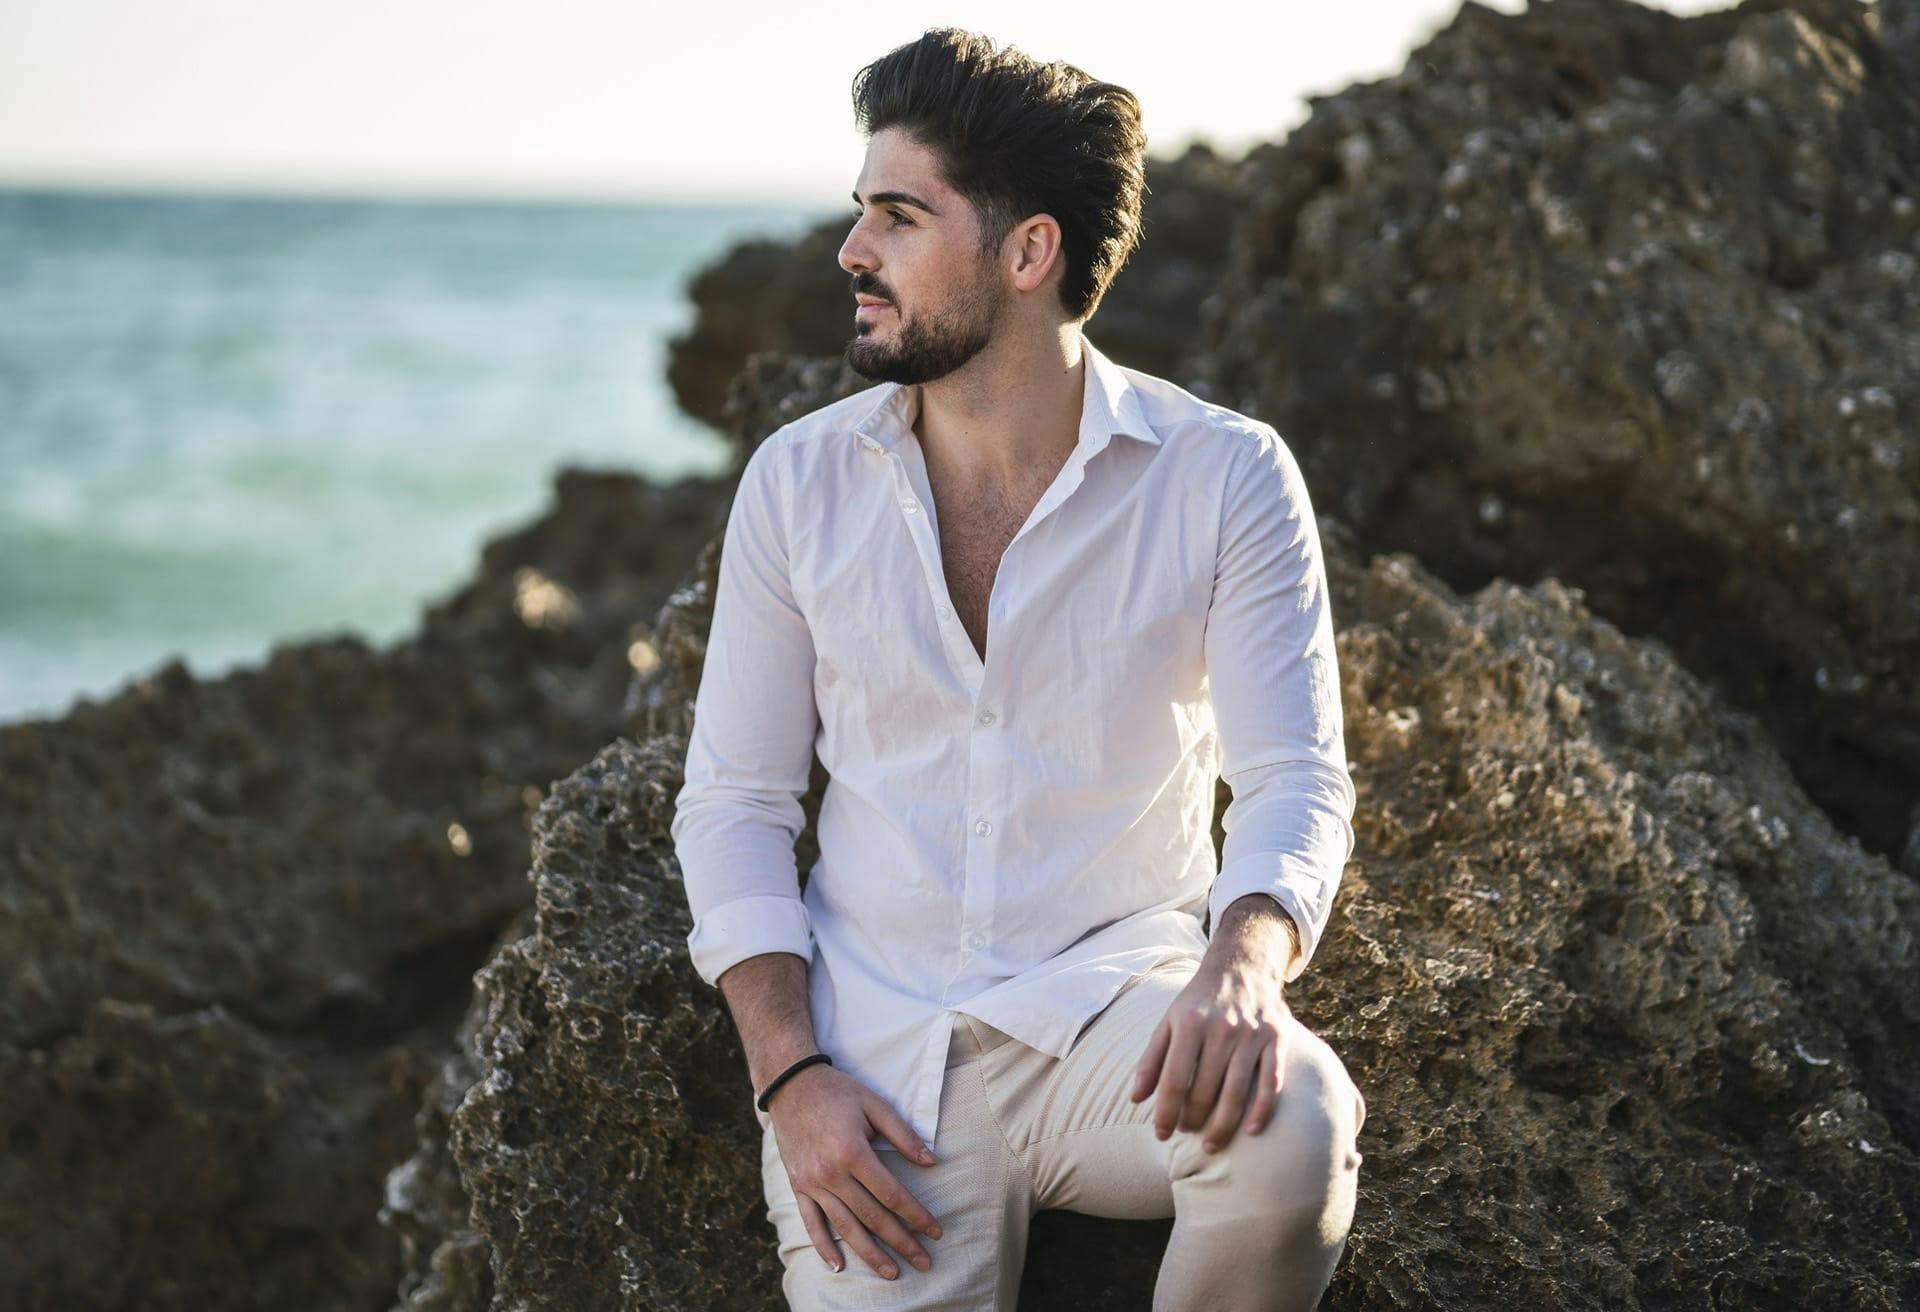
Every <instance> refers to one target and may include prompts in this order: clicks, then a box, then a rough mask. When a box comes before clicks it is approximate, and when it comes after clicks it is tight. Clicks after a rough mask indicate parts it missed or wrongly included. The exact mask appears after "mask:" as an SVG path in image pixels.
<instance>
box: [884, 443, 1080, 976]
mask: <svg viewBox="0 0 1920 1312" xmlns="http://www.w3.org/2000/svg"><path fill="white" fill-rule="evenodd" d="M1109 440H1111V435H1108V436H1103V437H1102V438H1101V439H1099V440H1098V441H1097V442H1094V443H1081V444H1079V445H1076V446H1075V448H1074V450H1073V452H1072V454H1070V455H1069V456H1068V457H1067V460H1066V463H1065V464H1064V465H1062V466H1061V469H1060V472H1059V473H1058V474H1057V475H1056V476H1055V477H1054V480H1053V482H1052V483H1051V484H1049V485H1048V487H1047V490H1046V491H1045V492H1044V493H1042V494H1041V497H1040V500H1039V501H1038V502H1036V503H1035V505H1034V508H1033V510H1032V512H1031V513H1029V514H1028V516H1027V519H1026V522H1025V523H1023V524H1022V525H1021V526H1020V528H1019V530H1018V531H1017V532H1016V533H1015V534H1014V535H1013V537H1012V539H1011V540H1010V541H1009V542H1008V543H1007V545H1006V547H1005V549H1004V550H1003V551H1002V552H1001V557H1000V563H999V566H998V567H997V568H996V570H995V571H994V583H993V587H992V589H991V591H990V592H989V594H988V604H987V628H988V632H989V634H991V633H992V632H993V630H994V628H995V624H996V622H1000V624H1001V632H1002V640H1003V641H1004V634H1005V627H1004V620H1005V618H1006V616H1005V610H1004V608H1003V607H1002V606H1001V605H1000V603H999V601H998V600H997V598H998V596H999V594H1000V591H1001V583H1002V581H1003V580H1004V579H1006V578H1007V575H1008V567H1009V565H1010V564H1011V563H1012V561H1011V559H1010V558H1011V557H1013V555H1014V551H1013V549H1014V546H1015V545H1016V544H1018V543H1019V542H1020V540H1021V539H1022V538H1024V537H1025V536H1026V535H1027V534H1028V533H1029V532H1030V531H1031V530H1032V529H1033V527H1034V526H1035V525H1036V524H1038V523H1040V522H1041V521H1042V520H1043V519H1045V518H1046V517H1047V515H1048V514H1050V513H1051V512H1052V511H1053V509H1054V508H1055V507H1056V506H1058V505H1059V504H1060V503H1061V502H1062V501H1064V500H1066V498H1067V497H1068V496H1069V495H1070V494H1071V493H1072V492H1073V491H1074V489H1075V488H1077V487H1079V486H1080V482H1081V480H1082V479H1083V478H1084V477H1085V475H1086V463H1087V461H1088V460H1090V459H1092V458H1093V456H1094V455H1095V454H1097V453H1098V452H1099V451H1100V450H1101V449H1102V448H1104V447H1105V446H1106V444H1107V442H1108V441H1109ZM861 445H862V446H863V447H864V448H865V449H866V450H867V451H869V452H874V453H878V454H882V455H884V456H886V457H887V463H888V466H889V469H890V471H891V474H892V478H893V487H894V492H895V496H896V498H897V500H898V502H899V505H900V512H901V514H902V515H903V516H904V517H905V520H906V525H907V533H908V536H909V537H911V538H912V539H913V543H914V547H915V550H916V551H917V553H918V554H919V557H920V565H921V572H922V573H923V574H924V576H925V577H926V581H927V588H928V591H929V592H930V594H931V595H932V597H933V602H934V608H933V609H934V615H935V616H936V617H937V620H938V628H939V632H940V638H941V641H942V643H943V644H944V645H945V648H946V652H947V659H948V661H949V663H950V664H952V665H953V667H954V669H955V672H956V673H958V674H959V675H960V677H961V680H962V682H964V683H965V685H966V686H967V689H968V691H969V692H970V693H971V695H972V702H973V723H974V729H973V742H972V744H971V746H970V747H969V750H968V752H967V786H966V793H965V795H966V798H967V805H968V814H969V815H970V816H971V817H972V823H971V825H970V829H971V832H972V834H973V838H972V839H970V840H969V841H968V843H967V852H966V860H965V869H964V875H963V887H962V890H961V908H960V932H961V940H960V941H961V953H960V959H959V960H960V971H961V972H964V970H965V969H966V967H967V965H968V964H969V963H970V962H971V961H972V960H973V958H974V957H975V956H976V955H977V954H978V953H980V952H982V951H984V950H985V949H986V947H987V945H988V943H989V942H990V941H991V932H992V927H993V909H994V902H995V898H996V894H997V892H998V886H997V885H998V879H999V872H998V870H997V868H996V865H995V862H994V861H993V859H992V858H993V852H994V851H995V845H994V844H993V842H992V841H991V840H992V838H993V834H994V832H995V825H994V821H993V818H992V816H991V815H987V814H983V811H984V810H985V809H986V808H989V807H991V805H992V800H993V799H992V797H991V795H990V794H988V792H987V784H988V783H989V782H990V781H991V779H992V778H993V774H992V772H991V771H982V770H980V769H977V768H976V767H977V765H978V764H979V761H980V758H981V756H982V754H983V753H984V754H985V755H987V756H988V757H991V756H992V755H993V754H994V750H993V749H991V748H986V747H983V746H982V745H981V744H982V734H983V733H987V732H991V731H992V730H993V726H994V725H995V724H997V723H998V722H999V719H1000V715H999V713H998V712H996V711H994V710H993V709H992V708H991V707H988V706H983V705H982V704H981V696H982V691H983V689H985V688H986V687H987V686H988V682H989V681H988V678H987V676H988V674H989V672H990V670H989V666H990V665H994V664H997V662H994V661H993V660H992V652H993V651H994V650H996V648H995V647H994V646H993V643H992V639H991V638H990V639H989V644H988V659H987V660H986V661H983V660H982V659H981V658H980V653H979V652H978V651H977V650H975V648H974V645H973V639H972V638H971V637H969V636H968V634H967V632H966V626H965V625H963V624H961V623H960V621H959V619H958V617H957V616H956V615H955V613H954V609H953V604H952V602H953V598H952V594H951V593H950V592H949V591H948V588H947V576H946V569H945V567H944V566H943V564H942V562H941V559H940V544H939V541H938V540H937V539H936V537H935V535H934V526H933V524H932V522H931V516H930V515H929V514H928V513H926V508H925V505H924V504H923V498H927V499H930V497H931V491H930V489H929V490H927V491H925V492H923V491H922V490H921V489H918V488H916V487H915V486H914V481H913V475H912V473H911V471H910V470H909V469H908V467H907V463H906V461H905V460H904V459H903V458H902V457H901V455H900V453H899V452H898V451H897V450H894V449H893V448H891V447H883V446H882V445H881V444H880V443H879V442H877V441H875V440H874V439H873V438H870V437H867V436H865V435H864V434H862V436H861ZM1004 709H1005V708H1002V710H1004ZM958 977H959V972H956V974H955V976H954V977H953V979H950V980H949V981H948V985H947V987H948V989H949V990H950V989H951V988H952V986H953V983H954V982H955V981H956V980H957V979H958ZM948 1000H949V999H948V997H947V995H946V992H945V991H943V993H942V997H941V1002H942V1005H946V1003H947V1002H948Z"/></svg>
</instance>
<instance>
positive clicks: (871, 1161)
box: [847, 1152, 941, 1248]
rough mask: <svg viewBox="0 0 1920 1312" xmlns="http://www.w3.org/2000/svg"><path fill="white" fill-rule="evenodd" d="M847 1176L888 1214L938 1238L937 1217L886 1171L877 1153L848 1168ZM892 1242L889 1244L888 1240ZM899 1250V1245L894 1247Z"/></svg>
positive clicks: (932, 1237) (933, 1237) (898, 1178)
mask: <svg viewBox="0 0 1920 1312" xmlns="http://www.w3.org/2000/svg"><path fill="white" fill-rule="evenodd" d="M847 1173H848V1174H849V1175H851V1176H852V1177H853V1178H854V1179H856V1180H858V1181H859V1182H860V1183H861V1184H863V1185H865V1186H866V1187H867V1190H868V1192H870V1193H871V1194H872V1195H873V1196H874V1197H875V1198H877V1199H879V1200H880V1203H881V1205H882V1206H883V1207H885V1208H886V1209H887V1210H888V1211H889V1212H892V1213H898V1214H899V1215H900V1216H901V1217H903V1218H905V1220H906V1223H907V1224H908V1225H910V1226H912V1227H913V1228H914V1229H915V1230H918V1231H919V1232H920V1233H921V1234H923V1235H925V1236H926V1237H927V1238H929V1239H938V1238H939V1237H940V1233H941V1232H940V1221H939V1218H938V1217H936V1216H934V1214H933V1213H932V1212H930V1211H928V1210H927V1209H926V1208H925V1207H924V1206H923V1205H922V1204H921V1202H920V1200H919V1199H918V1198H916V1197H914V1195H913V1191H912V1190H910V1189H908V1188H907V1186H906V1185H905V1184H903V1183H901V1180H900V1177H899V1176H897V1175H895V1174H894V1173H893V1172H892V1171H890V1170H888V1169H887V1166H886V1163H885V1162H884V1161H882V1160H881V1158H880V1154H878V1153H876V1152H868V1154H867V1155H866V1157H865V1158H863V1159H862V1160H860V1161H858V1162H855V1163H854V1164H853V1166H851V1167H850V1168H848V1172H847ZM889 1242H891V1241H889ZM894 1247H896V1248H898V1247H899V1245H898V1244H895V1245H894Z"/></svg>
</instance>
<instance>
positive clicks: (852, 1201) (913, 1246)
mask: <svg viewBox="0 0 1920 1312" xmlns="http://www.w3.org/2000/svg"><path fill="white" fill-rule="evenodd" d="M867 1155H868V1156H869V1157H872V1156H873V1153H872V1151H871V1150H869V1151H868V1154H867ZM856 1170H857V1171H858V1172H859V1173H858V1174H856V1175H849V1176H848V1177H847V1182H846V1185H845V1187H843V1188H842V1189H841V1190H840V1201H841V1202H843V1203H845V1204H846V1205H847V1206H848V1207H851V1208H852V1209H853V1214H854V1215H855V1216H857V1217H859V1218H860V1219H861V1220H862V1221H864V1222H865V1223H866V1226H867V1229H868V1230H869V1231H870V1232H871V1233H872V1234H873V1235H874V1236H875V1237H877V1238H879V1239H883V1240H885V1241H886V1244H887V1247H889V1248H891V1249H893V1251H894V1252H896V1253H898V1254H900V1256H902V1257H904V1258H906V1259H907V1261H909V1262H911V1263H913V1264H914V1265H915V1266H917V1267H919V1268H920V1269H921V1270H922V1271H925V1270H926V1269H927V1268H929V1267H931V1266H932V1265H933V1259H932V1258H931V1257H929V1256H928V1255H927V1250H926V1249H924V1248H922V1247H921V1246H920V1241H919V1240H918V1239H915V1238H914V1237H913V1235H912V1233H911V1232H909V1231H908V1229H907V1227H906V1226H904V1225H902V1224H901V1223H900V1218H899V1217H898V1216H895V1215H894V1214H893V1213H892V1212H890V1211H888V1210H887V1205H886V1204H885V1203H883V1202H881V1201H880V1199H879V1198H878V1196H876V1195H875V1193H874V1192H873V1189H872V1188H871V1187H870V1186H869V1185H868V1184H867V1180H868V1179H872V1178H875V1177H874V1173H875V1172H878V1173H879V1175H882V1176H885V1177H886V1178H887V1179H888V1180H892V1181H893V1183H894V1184H895V1185H896V1186H898V1185H899V1184H900V1182H899V1181H898V1180H897V1179H894V1176H893V1173H892V1172H891V1171H889V1170H887V1168H886V1167H885V1166H882V1165H881V1164H880V1160H879V1159H878V1158H874V1161H873V1163H872V1165H871V1167H869V1166H868V1165H867V1164H866V1163H860V1164H858V1165H857V1166H856ZM875 1182H876V1183H878V1180H877V1179H875ZM880 1187H881V1188H883V1189H884V1188H885V1187H886V1186H885V1185H884V1184H882V1185H881V1186H880ZM901 1192H902V1193H905V1192H906V1191H905V1190H904V1189H902V1190H901ZM908 1197H909V1198H911V1197H912V1195H908ZM914 1206H915V1207H916V1208H919V1206H920V1205H919V1204H918V1203H917V1202H916V1203H914ZM921 1210H925V1209H921Z"/></svg>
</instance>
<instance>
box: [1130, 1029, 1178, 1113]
mask: <svg viewBox="0 0 1920 1312" xmlns="http://www.w3.org/2000/svg"><path fill="white" fill-rule="evenodd" d="M1171 1038H1172V1035H1171V1033H1170V1032H1169V1027H1168V1025H1167V1022H1166V1018H1165V1017H1162V1018H1161V1020H1160V1023H1159V1024H1158V1025H1156V1026H1154V1029H1153V1037H1152V1038H1151V1039H1148V1040H1147V1052H1146V1055H1145V1056H1144V1057H1142V1058H1141V1059H1140V1064H1139V1065H1137V1066H1135V1067H1134V1068H1133V1093H1132V1094H1131V1095H1129V1096H1130V1098H1131V1099H1132V1101H1134V1102H1139V1101H1140V1100H1141V1099H1142V1098H1144V1097H1146V1096H1147V1095H1148V1094H1150V1093H1152V1092H1153V1082H1154V1080H1155V1079H1156V1078H1157V1077H1158V1076H1159V1074H1160V1063H1161V1062H1163V1061H1165V1060H1166V1057H1167V1044H1168V1043H1169V1042H1170V1040H1171Z"/></svg>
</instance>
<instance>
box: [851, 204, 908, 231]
mask: <svg viewBox="0 0 1920 1312" xmlns="http://www.w3.org/2000/svg"><path fill="white" fill-rule="evenodd" d="M865 213H866V211H864V210H861V209H857V208H856V209H855V210H854V211H853V218H854V220H855V221H856V222H858V221H859V219H860V218H861V216H862V215H864V214H865ZM887 213H888V215H889V216H891V217H892V219H893V226H894V227H896V228H911V227H912V226H913V220H912V219H909V218H908V217H907V216H906V215H904V214H902V213H901V212H900V211H899V210H888V211H887Z"/></svg>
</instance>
